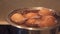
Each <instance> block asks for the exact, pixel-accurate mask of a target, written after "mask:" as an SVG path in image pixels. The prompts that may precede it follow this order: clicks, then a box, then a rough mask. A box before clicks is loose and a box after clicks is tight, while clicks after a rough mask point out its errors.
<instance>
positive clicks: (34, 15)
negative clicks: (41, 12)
mask: <svg viewBox="0 0 60 34" xmlns="http://www.w3.org/2000/svg"><path fill="white" fill-rule="evenodd" d="M25 17H26V18H39V17H40V16H38V15H37V13H27V14H25Z"/></svg>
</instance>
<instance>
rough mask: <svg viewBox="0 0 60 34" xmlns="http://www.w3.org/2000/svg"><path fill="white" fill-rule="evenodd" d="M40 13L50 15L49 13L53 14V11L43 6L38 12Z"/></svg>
mask: <svg viewBox="0 0 60 34" xmlns="http://www.w3.org/2000/svg"><path fill="white" fill-rule="evenodd" d="M38 14H39V15H42V16H48V15H53V14H52V11H50V10H49V9H47V8H42V9H41V10H40V11H39V12H38Z"/></svg>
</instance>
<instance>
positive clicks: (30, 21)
mask: <svg viewBox="0 0 60 34" xmlns="http://www.w3.org/2000/svg"><path fill="white" fill-rule="evenodd" d="M26 25H27V26H36V25H37V24H36V19H28V20H27V21H26Z"/></svg>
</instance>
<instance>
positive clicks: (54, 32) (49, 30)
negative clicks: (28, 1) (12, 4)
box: [7, 7, 59, 34]
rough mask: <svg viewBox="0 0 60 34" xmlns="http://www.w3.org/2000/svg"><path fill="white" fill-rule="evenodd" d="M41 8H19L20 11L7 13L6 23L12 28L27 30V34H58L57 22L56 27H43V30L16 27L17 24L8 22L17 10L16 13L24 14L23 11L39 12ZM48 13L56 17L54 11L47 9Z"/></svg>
mask: <svg viewBox="0 0 60 34" xmlns="http://www.w3.org/2000/svg"><path fill="white" fill-rule="evenodd" d="M42 8H43V7H29V8H28V7H27V8H20V9H15V10H13V11H11V12H9V13H8V15H7V21H8V23H9V24H11V25H12V26H14V27H17V28H20V29H26V30H28V34H58V26H59V23H58V21H57V20H56V21H57V23H58V24H57V25H56V26H54V27H45V28H34V27H27V26H23V25H18V24H15V23H13V22H12V21H10V19H9V17H10V16H11V15H12V14H13V13H15V12H16V11H17V10H20V11H18V13H19V12H21V13H22V12H24V10H41V9H42ZM49 10H50V11H52V12H53V14H54V15H55V17H57V15H56V11H55V10H52V9H49Z"/></svg>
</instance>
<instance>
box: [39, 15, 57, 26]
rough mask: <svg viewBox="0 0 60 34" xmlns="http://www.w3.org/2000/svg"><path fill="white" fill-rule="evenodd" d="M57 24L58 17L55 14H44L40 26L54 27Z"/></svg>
mask: <svg viewBox="0 0 60 34" xmlns="http://www.w3.org/2000/svg"><path fill="white" fill-rule="evenodd" d="M56 24H57V22H56V19H55V18H54V17H53V16H44V17H42V19H41V22H40V24H38V25H39V26H40V27H52V26H55V25H56Z"/></svg>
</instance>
